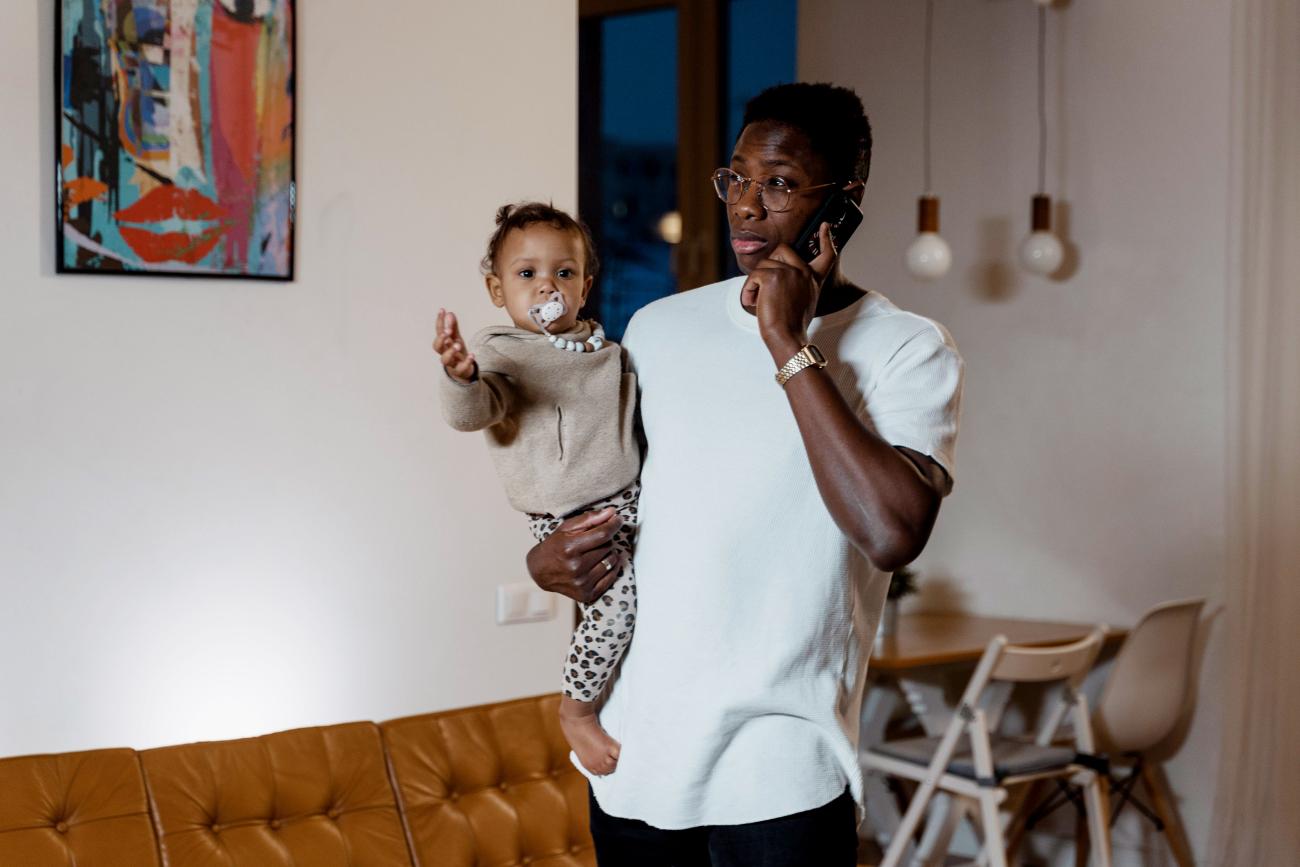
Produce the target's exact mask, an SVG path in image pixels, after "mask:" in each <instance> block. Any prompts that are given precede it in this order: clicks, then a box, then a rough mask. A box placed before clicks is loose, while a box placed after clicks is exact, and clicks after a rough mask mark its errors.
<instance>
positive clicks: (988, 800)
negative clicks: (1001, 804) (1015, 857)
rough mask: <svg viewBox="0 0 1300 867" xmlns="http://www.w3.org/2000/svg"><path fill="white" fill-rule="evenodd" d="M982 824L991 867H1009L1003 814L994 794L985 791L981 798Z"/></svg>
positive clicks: (985, 847) (985, 848)
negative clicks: (1003, 831)
mask: <svg viewBox="0 0 1300 867" xmlns="http://www.w3.org/2000/svg"><path fill="white" fill-rule="evenodd" d="M979 803H980V824H981V825H983V827H984V851H985V852H987V853H988V856H989V859H988V863H989V867H1007V841H1006V839H1004V838H1003V836H1002V814H1001V813H1000V812H999V811H998V801H997V798H995V797H994V795H993V792H991V791H985V792H984V793H983V794H981V795H980V797H979Z"/></svg>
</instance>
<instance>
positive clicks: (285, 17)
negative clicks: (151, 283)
mask: <svg viewBox="0 0 1300 867" xmlns="http://www.w3.org/2000/svg"><path fill="white" fill-rule="evenodd" d="M56 2H57V3H58V6H59V13H58V26H57V30H58V39H59V44H58V46H57V51H56V55H55V56H56V58H57V64H58V70H57V72H58V91H57V92H58V99H59V105H58V117H57V133H56V139H57V142H58V153H57V154H56V160H57V165H58V171H56V172H55V175H56V178H57V184H58V191H57V193H58V208H57V213H58V215H59V230H58V242H57V243H58V250H57V253H56V261H57V263H58V269H59V270H60V271H80V272H94V273H128V274H173V275H174V274H187V275H200V276H225V277H253V278H264V279H276V280H288V279H292V278H293V225H294V204H295V202H294V198H295V188H294V38H293V35H294V12H295V5H296V4H295V3H294V0H56Z"/></svg>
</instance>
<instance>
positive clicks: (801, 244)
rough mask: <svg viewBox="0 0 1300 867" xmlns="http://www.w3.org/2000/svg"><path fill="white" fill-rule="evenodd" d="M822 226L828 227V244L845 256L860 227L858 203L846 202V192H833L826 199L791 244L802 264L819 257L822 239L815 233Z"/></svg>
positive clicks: (860, 212)
mask: <svg viewBox="0 0 1300 867" xmlns="http://www.w3.org/2000/svg"><path fill="white" fill-rule="evenodd" d="M822 223H830V224H831V240H832V241H834V242H835V249H836V250H839V251H840V252H841V253H842V252H844V245H845V244H847V243H848V242H849V238H851V237H853V233H854V232H855V231H856V230H857V228H858V226H860V225H861V224H862V209H861V208H859V207H858V203H857V202H855V201H853V199H851V198H849V194H848V192H846V191H845V190H836V191H835V192H833V193H831V194H830V195H829V196H827V197H826V201H824V202H822V206H821V207H820V208H818V209H817V213H815V214H813V215H812V219H811V220H809V221H808V225H806V226H804V228H803V231H802V232H800V233H799V240H798V241H795V242H794V250H795V252H796V253H798V254H799V257H800V258H802V259H803V260H804V261H805V262H811V261H812V260H813V259H816V258H817V257H818V256H819V255H821V238H820V237H819V235H818V234H817V230H818V229H820V228H821V225H822Z"/></svg>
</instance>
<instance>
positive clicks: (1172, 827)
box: [1142, 760, 1196, 867]
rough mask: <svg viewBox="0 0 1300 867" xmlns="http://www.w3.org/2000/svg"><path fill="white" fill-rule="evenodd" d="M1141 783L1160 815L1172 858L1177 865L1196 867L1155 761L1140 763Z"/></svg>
mask: <svg viewBox="0 0 1300 867" xmlns="http://www.w3.org/2000/svg"><path fill="white" fill-rule="evenodd" d="M1142 784H1143V785H1144V786H1145V787H1146V790H1147V793H1148V794H1150V795H1151V807H1152V808H1153V809H1154V810H1155V811H1156V815H1158V816H1159V817H1160V821H1161V822H1164V823H1165V839H1166V840H1168V841H1169V848H1170V850H1171V851H1172V852H1173V853H1174V860H1175V861H1177V862H1178V867H1196V862H1195V861H1194V860H1193V859H1192V847H1191V845H1190V844H1189V843H1188V842H1187V832H1186V831H1185V830H1184V829H1183V822H1182V819H1180V818H1179V817H1178V811H1177V810H1176V809H1174V807H1173V804H1172V803H1171V799H1170V797H1169V795H1168V791H1169V790H1168V788H1167V786H1166V782H1165V779H1164V774H1163V773H1161V771H1160V770H1159V768H1158V767H1157V766H1156V763H1155V762H1152V761H1150V760H1148V761H1145V762H1143V763H1142Z"/></svg>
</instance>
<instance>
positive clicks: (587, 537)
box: [527, 506, 623, 605]
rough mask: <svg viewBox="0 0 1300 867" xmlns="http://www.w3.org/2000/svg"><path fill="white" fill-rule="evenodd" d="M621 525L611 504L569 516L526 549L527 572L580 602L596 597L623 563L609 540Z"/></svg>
mask: <svg viewBox="0 0 1300 867" xmlns="http://www.w3.org/2000/svg"><path fill="white" fill-rule="evenodd" d="M622 526H623V519H622V518H621V517H620V516H619V514H618V510H617V509H615V508H614V507H612V506H610V507H609V508H605V509H601V510H600V511H599V512H586V513H584V514H581V515H575V516H574V517H572V518H569V519H568V520H566V521H565V522H564V523H562V524H560V526H559V527H557V528H556V530H555V532H554V533H552V534H551V535H549V536H547V537H546V538H545V539H543V540H542V541H540V542H538V543H537V544H536V545H534V546H533V547H532V549H531V550H530V551H529V552H528V558H527V563H528V574H529V575H531V576H532V578H533V582H534V583H536V584H537V586H538V587H540V588H542V589H543V590H549V591H551V592H552V593H559V594H560V595H561V596H567V597H569V598H570V599H573V600H575V601H577V602H581V603H583V604H584V605H585V604H589V603H591V602H592V601H593V600H595V599H599V598H600V596H601V594H603V593H604V592H605V591H606V590H608V589H609V587H610V585H611V584H613V583H614V579H615V578H617V577H618V570H619V567H620V566H622V565H623V561H622V555H621V554H619V552H618V551H616V550H614V546H613V545H612V544H611V540H612V539H613V538H614V534H615V533H617V532H618V530H619V528H620V527H622Z"/></svg>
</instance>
